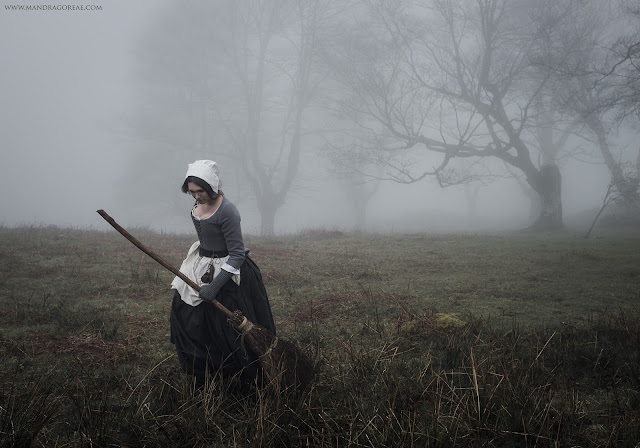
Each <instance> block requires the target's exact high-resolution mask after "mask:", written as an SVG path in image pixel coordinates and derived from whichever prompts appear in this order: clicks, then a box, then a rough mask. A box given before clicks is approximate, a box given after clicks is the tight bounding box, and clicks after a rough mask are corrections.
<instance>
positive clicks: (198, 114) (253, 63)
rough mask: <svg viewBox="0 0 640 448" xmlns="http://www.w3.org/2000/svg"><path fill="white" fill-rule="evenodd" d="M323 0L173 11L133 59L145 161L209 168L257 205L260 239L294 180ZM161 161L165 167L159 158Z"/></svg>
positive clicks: (203, 5)
mask: <svg viewBox="0 0 640 448" xmlns="http://www.w3.org/2000/svg"><path fill="white" fill-rule="evenodd" d="M329 3H330V2H329V1H328V0H296V1H294V0H269V1H264V0H220V1H216V2H208V1H198V0H190V1H186V2H182V3H180V5H175V6H173V7H172V9H170V11H169V12H168V14H167V16H166V17H165V19H164V22H163V23H161V24H159V25H158V27H157V28H155V29H152V30H151V32H150V35H149V38H148V39H147V45H146V47H145V48H144V50H145V51H142V52H141V53H140V60H141V61H142V62H141V79H142V80H143V81H144V82H145V83H146V84H145V86H143V88H142V90H143V91H144V92H145V96H144V100H145V102H146V104H145V106H146V107H145V108H144V109H143V112H142V113H141V114H140V115H139V117H138V122H137V124H136V127H137V129H138V131H139V133H140V134H143V135H145V137H146V138H147V139H148V141H149V142H151V141H152V142H153V143H152V144H150V145H149V150H148V151H146V152H145V153H144V156H143V157H144V159H145V160H149V159H152V160H153V161H154V163H159V164H162V163H169V164H170V165H171V166H172V167H173V168H174V169H175V163H177V161H178V160H182V161H183V163H184V159H187V160H190V159H191V158H193V157H201V158H204V157H206V158H212V159H214V160H216V161H218V162H220V163H221V165H223V166H224V168H223V169H224V170H225V172H226V173H233V174H237V175H236V176H232V175H230V174H229V175H225V176H224V179H223V181H227V180H228V181H229V182H234V186H235V188H236V189H237V190H238V191H239V192H240V193H241V194H242V195H243V196H245V197H246V196H251V197H253V198H255V200H256V203H257V208H258V210H259V213H260V218H261V224H260V231H261V233H262V234H272V233H274V229H275V218H276V214H277V212H278V210H279V209H280V207H282V205H283V204H284V203H285V201H286V198H287V195H288V194H289V192H290V190H291V188H292V186H293V185H294V182H295V180H296V177H297V174H298V171H299V166H300V160H301V154H302V150H303V146H304V137H305V127H304V122H305V111H306V110H307V109H308V107H309V104H310V101H311V99H312V98H313V95H314V84H315V83H316V82H317V81H316V79H315V78H314V60H315V57H316V51H315V47H316V41H317V38H318V36H317V35H318V29H319V27H320V26H321V21H322V20H323V14H325V12H326V11H327V5H329ZM165 156H166V157H165Z"/></svg>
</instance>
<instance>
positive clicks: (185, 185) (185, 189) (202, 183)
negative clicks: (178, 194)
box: [182, 176, 224, 199]
mask: <svg viewBox="0 0 640 448" xmlns="http://www.w3.org/2000/svg"><path fill="white" fill-rule="evenodd" d="M189 182H192V183H194V184H196V185H197V186H198V187H200V188H202V189H203V190H204V191H206V192H207V194H208V195H209V197H210V198H211V199H215V198H217V197H218V195H220V196H224V193H223V192H222V190H220V189H218V192H217V193H216V192H214V191H213V188H211V185H209V184H208V183H207V182H205V181H204V180H202V179H200V178H199V177H196V176H189V177H187V178H186V179H185V180H184V182H183V183H182V192H183V193H188V192H189V186H188V185H189Z"/></svg>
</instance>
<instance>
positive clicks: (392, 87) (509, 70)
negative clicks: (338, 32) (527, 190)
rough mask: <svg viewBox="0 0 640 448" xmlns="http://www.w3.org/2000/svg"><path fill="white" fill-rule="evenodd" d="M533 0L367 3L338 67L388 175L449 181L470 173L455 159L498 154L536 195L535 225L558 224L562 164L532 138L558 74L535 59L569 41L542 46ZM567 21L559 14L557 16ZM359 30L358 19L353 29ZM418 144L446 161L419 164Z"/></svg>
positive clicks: (557, 53)
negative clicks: (540, 153) (362, 38)
mask: <svg viewBox="0 0 640 448" xmlns="http://www.w3.org/2000/svg"><path fill="white" fill-rule="evenodd" d="M528 3H530V2H519V1H506V0H462V1H453V0H433V1H431V2H428V3H426V4H425V5H420V6H418V5H416V4H415V3H413V2H403V1H396V2H383V1H379V2H370V5H371V9H370V10H371V11H372V15H371V19H370V20H371V22H368V23H366V24H365V26H366V30H370V31H371V34H370V35H369V36H370V37H371V39H370V40H369V42H368V43H366V44H362V45H359V46H357V47H356V48H355V50H356V52H357V53H356V52H354V51H353V50H351V51H349V49H343V50H342V51H343V53H342V54H341V55H338V57H336V59H335V63H334V67H335V68H336V71H337V73H339V76H340V79H341V81H342V82H343V83H344V84H345V85H347V86H348V87H349V88H350V91H351V93H352V96H351V98H350V99H349V102H348V103H347V105H346V107H347V108H348V109H349V111H350V112H351V117H352V119H353V120H354V121H356V122H358V123H360V124H361V125H362V126H363V128H365V129H367V130H368V132H369V133H370V142H371V144H370V147H369V148H366V151H363V152H366V153H367V154H368V157H369V158H370V159H371V160H373V161H377V162H378V163H384V165H385V167H386V173H387V177H388V178H389V179H393V180H396V181H400V182H417V181H419V180H421V179H424V178H425V177H427V176H436V177H437V178H438V179H439V181H440V182H441V183H442V184H445V185H446V184H447V183H448V182H453V183H457V182H460V180H461V179H463V178H464V176H463V177H460V176H457V175H455V165H454V164H453V162H452V161H454V160H455V159H460V158H468V159H480V158H495V159H499V160H501V161H503V162H504V163H505V164H507V165H508V166H510V167H511V168H513V169H514V170H516V171H518V172H521V173H522V174H523V177H524V179H525V181H526V182H527V183H528V185H530V187H531V188H532V189H533V191H535V192H536V194H537V195H538V197H539V198H540V203H541V205H542V206H541V208H540V213H539V216H538V217H537V219H536V222H535V223H534V226H535V227H540V228H558V227H561V226H562V205H561V191H560V185H561V175H560V171H559V169H558V167H557V165H555V164H554V163H552V161H549V160H546V161H543V163H541V164H537V163H536V162H535V158H534V157H533V155H532V148H533V146H532V141H533V140H534V137H533V135H534V133H535V128H536V126H537V125H538V124H539V121H538V118H539V117H540V116H541V113H542V111H541V110H540V105H541V104H543V103H542V102H541V101H539V100H540V98H541V96H543V95H547V94H548V91H547V86H548V81H549V79H550V77H551V75H552V74H553V68H552V67H550V66H549V64H547V68H546V70H543V69H542V65H541V64H540V63H539V60H540V59H541V58H545V59H546V60H549V56H548V55H549V53H551V52H553V54H554V57H555V58H560V59H561V58H562V52H563V51H567V50H566V47H560V48H550V47H548V46H545V41H544V40H542V39H541V38H540V36H539V33H540V26H539V23H537V22H536V20H537V19H538V18H539V17H538V16H537V14H539V9H537V5H534V6H536V7H534V6H531V5H529V4H528ZM566 7H569V6H566ZM557 17H559V18H560V19H562V16H561V15H558V16H557ZM547 26H548V27H551V25H549V24H547ZM562 26H563V23H562V20H557V21H556V23H554V24H553V27H562ZM554 29H555V28H554ZM363 33H365V32H364V31H363V27H360V28H358V33H354V34H356V37H357V36H358V35H361V34H363ZM365 35H366V33H365ZM371 42H374V44H372V43H371ZM367 51H369V52H370V54H367ZM363 53H365V56H363ZM347 61H348V62H347ZM416 149H426V150H427V152H428V153H430V154H431V155H434V154H436V155H437V154H439V155H440V160H439V161H437V162H435V163H434V162H433V157H431V158H430V159H429V158H428V157H427V156H425V157H423V160H422V163H425V161H426V163H429V161H431V163H432V164H433V168H431V169H427V170H420V169H419V164H418V163H416V159H413V158H412V157H411V156H409V155H408V154H414V157H415V151H416ZM411 151H413V152H411ZM467 180H468V179H467Z"/></svg>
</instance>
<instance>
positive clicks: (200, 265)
mask: <svg viewBox="0 0 640 448" xmlns="http://www.w3.org/2000/svg"><path fill="white" fill-rule="evenodd" d="M199 248H200V241H196V242H195V243H193V244H192V245H191V248H189V252H188V253H187V258H185V259H184V260H183V261H182V265H181V266H180V272H182V273H183V274H185V275H186V276H187V277H189V279H190V280H191V281H193V282H194V283H195V284H196V285H198V286H202V276H203V275H204V274H205V273H206V272H207V271H208V270H209V266H212V267H213V268H214V273H213V277H214V278H215V277H216V276H217V275H218V274H219V273H220V269H221V268H222V265H224V264H225V263H226V261H227V260H228V259H229V256H228V255H227V256H226V257H222V258H209V257H203V256H201V255H200V252H199V251H198V249H199ZM231 279H232V280H233V281H234V282H235V283H236V284H237V285H240V274H234V275H233V276H232V277H231ZM171 288H172V289H175V290H176V291H178V293H179V294H180V298H182V301H183V302H185V303H186V304H188V305H191V306H198V305H200V303H201V302H202V299H201V298H200V296H199V295H198V293H197V292H196V290H195V289H193V288H192V287H191V286H189V285H187V284H186V283H185V282H184V281H183V280H182V279H181V278H180V277H177V276H176V277H175V278H174V279H173V281H172V282H171Z"/></svg>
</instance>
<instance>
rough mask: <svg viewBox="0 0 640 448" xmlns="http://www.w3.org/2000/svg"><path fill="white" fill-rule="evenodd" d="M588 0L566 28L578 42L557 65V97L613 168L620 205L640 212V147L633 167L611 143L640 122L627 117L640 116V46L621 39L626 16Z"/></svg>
mask: <svg viewBox="0 0 640 448" xmlns="http://www.w3.org/2000/svg"><path fill="white" fill-rule="evenodd" d="M588 3H589V5H590V6H591V7H590V8H586V7H584V8H581V9H576V10H575V14H576V16H577V19H576V20H573V21H571V22H570V25H571V26H570V27H567V28H565V29H564V32H565V34H571V35H572V36H573V41H575V42H576V45H575V46H574V47H573V50H572V51H571V52H570V53H568V54H567V57H565V58H564V59H563V60H562V61H559V63H558V64H557V65H556V68H557V71H556V75H555V76H554V80H553V82H554V83H555V84H556V94H555V95H554V101H555V102H556V104H558V106H559V107H561V108H562V110H564V111H566V112H568V113H569V114H571V115H572V116H573V119H574V120H575V123H576V124H580V125H581V126H582V130H583V131H587V132H581V133H580V134H581V135H582V136H583V138H585V139H588V140H589V141H590V142H591V143H593V145H594V146H595V147H596V148H597V149H598V150H599V153H600V156H601V158H602V161H603V163H604V164H605V165H606V167H607V169H608V170H609V174H610V177H611V181H610V182H611V188H613V189H614V190H615V192H616V194H617V195H619V198H620V200H619V201H617V204H623V206H624V207H625V208H626V209H627V211H629V212H630V213H631V214H635V215H638V213H640V193H639V191H638V182H639V180H640V177H639V176H638V168H639V167H640V151H638V159H637V160H638V161H637V162H636V164H635V165H636V166H635V167H634V166H631V164H630V163H629V161H625V160H624V158H623V157H622V154H621V153H618V154H616V150H615V149H614V147H613V146H614V145H612V143H611V141H612V135H615V131H616V128H617V127H619V126H620V125H621V124H622V123H623V122H625V121H627V122H628V121H631V122H634V124H636V125H637V123H638V120H637V118H636V119H635V120H628V119H629V118H630V117H633V116H636V117H639V118H640V115H637V113H638V111H639V109H638V103H637V101H638V100H639V99H640V93H639V92H634V91H635V90H636V89H637V88H638V87H640V81H639V80H640V77H638V75H637V66H635V65H634V63H633V60H634V58H638V57H639V56H640V44H638V45H637V48H636V46H635V45H636V44H634V43H633V42H632V41H631V38H630V37H629V36H627V35H625V36H624V37H619V36H620V32H619V31H618V29H624V28H625V26H624V25H625V19H623V18H621V17H620V16H616V15H615V14H614V13H615V12H616V10H615V9H614V10H613V11H612V8H611V7H610V5H603V4H602V3H599V2H588ZM612 24H613V25H615V28H614V27H612ZM636 35H637V33H636ZM635 53H637V54H635ZM637 61H639V62H640V58H638V59H637ZM634 95H635V97H634ZM634 108H635V110H634ZM636 149H638V148H636Z"/></svg>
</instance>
